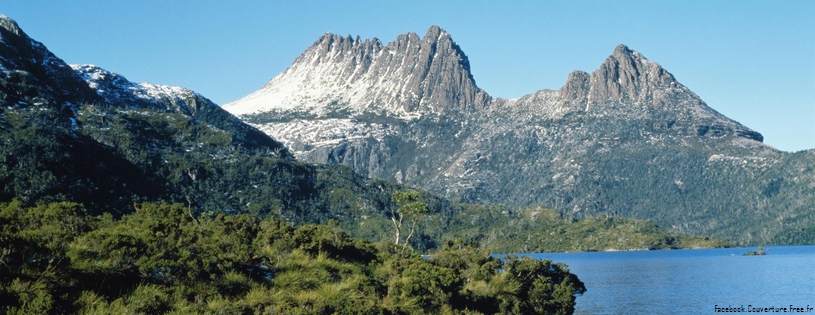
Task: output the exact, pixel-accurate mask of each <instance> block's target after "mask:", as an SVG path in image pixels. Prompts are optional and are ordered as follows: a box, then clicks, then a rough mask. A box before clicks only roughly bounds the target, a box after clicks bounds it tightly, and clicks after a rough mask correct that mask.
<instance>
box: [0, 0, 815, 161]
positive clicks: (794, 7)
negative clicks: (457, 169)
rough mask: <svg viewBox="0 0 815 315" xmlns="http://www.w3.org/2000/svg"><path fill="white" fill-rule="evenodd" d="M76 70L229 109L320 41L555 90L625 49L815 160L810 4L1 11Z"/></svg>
mask: <svg viewBox="0 0 815 315" xmlns="http://www.w3.org/2000/svg"><path fill="white" fill-rule="evenodd" d="M0 13H2V14H5V15H7V16H9V17H11V18H13V19H15V20H16V21H17V22H18V24H20V27H22V28H23V30H24V31H26V33H28V34H29V35H30V36H31V37H33V38H34V39H36V40H38V41H40V42H43V44H45V45H46V46H47V47H48V48H49V49H50V50H51V51H53V52H54V53H55V54H56V55H57V56H59V57H61V58H62V59H64V60H65V61H66V62H68V63H92V64H96V65H98V66H101V67H103V68H105V69H107V70H110V71H113V72H117V73H119V74H122V75H124V76H125V77H127V78H128V79H129V80H131V81H136V82H145V81H146V82H151V83H157V84H167V85H178V86H183V87H187V88H190V89H192V90H195V91H196V92H198V93H200V94H202V95H204V96H206V97H208V98H210V99H212V100H213V101H215V102H216V103H218V104H225V103H228V102H230V101H233V100H236V99H238V98H240V97H243V96H245V95H247V94H249V93H251V92H253V91H255V90H257V89H259V88H260V87H261V86H262V85H263V84H265V83H266V82H267V81H268V80H270V79H271V78H272V77H274V76H275V75H277V74H278V73H280V72H282V71H284V70H285V69H286V68H287V67H288V66H289V65H290V64H291V63H292V61H294V59H295V58H297V56H299V55H300V54H301V53H302V52H303V51H304V50H305V49H306V48H307V47H309V46H310V45H311V44H312V43H313V42H314V41H315V40H317V38H318V37H319V36H320V35H322V34H323V33H325V32H332V33H338V34H343V35H345V34H351V35H354V36H356V35H359V36H361V37H362V38H370V37H377V38H379V39H380V40H382V41H383V42H384V43H387V42H390V41H392V40H394V39H395V38H396V36H397V35H399V34H403V33H407V32H415V33H417V34H419V35H420V36H421V35H424V33H425V32H426V31H427V28H428V27H429V26H430V25H433V24H435V25H439V26H441V27H442V28H444V29H445V30H447V31H448V32H449V33H450V34H451V36H452V37H453V39H454V40H455V41H456V42H458V44H459V45H460V46H461V48H462V49H463V50H464V52H465V53H466V54H467V55H468V57H469V58H470V65H471V68H472V72H473V75H474V76H475V79H476V82H477V84H478V85H479V86H480V87H481V88H483V89H485V90H486V91H487V92H488V93H489V94H490V95H492V96H496V97H508V98H514V97H519V96H521V95H524V94H528V93H532V92H534V91H536V90H540V89H544V88H549V89H557V88H560V86H562V85H563V83H564V82H565V81H566V76H567V75H568V73H569V72H571V71H572V70H584V71H587V72H591V71H593V70H595V69H596V68H598V67H599V66H600V64H601V63H602V62H603V60H604V59H605V58H606V57H607V56H608V55H610V54H611V52H612V51H613V49H614V47H615V46H616V45H617V44H626V45H628V46H629V47H630V48H631V49H634V50H636V51H639V52H640V53H642V54H643V55H644V56H645V57H646V58H648V59H650V60H651V61H654V62H657V63H659V64H661V65H662V66H663V67H664V68H665V69H667V70H668V71H669V72H671V73H673V74H674V76H675V77H676V78H677V79H678V80H679V82H681V83H682V84H684V85H686V86H688V87H689V88H690V89H691V90H693V91H694V92H696V93H697V94H698V95H699V96H700V97H702V99H703V100H705V102H706V103H707V104H708V105H709V106H710V107H712V108H714V109H716V110H717V111H719V112H721V113H723V114H725V115H726V116H728V117H730V118H732V119H735V120H737V121H739V122H741V123H742V124H744V125H746V126H748V127H750V128H752V129H754V130H756V131H758V132H761V133H762V134H763V135H764V137H765V142H766V143H768V144H770V145H772V146H774V147H776V148H778V149H781V150H785V151H798V150H804V149H812V148H815V1H809V0H804V1H742V0H739V1H701V0H700V1H695V0H694V1H557V2H555V1H551V2H550V1H518V2H512V3H511V4H507V3H506V2H498V1H480V0H467V1H271V0H269V1H266V0H258V1H209V0H195V1H167V0H161V1H157V0H140V1H100V0H72V1H50V0H49V1H45V0H24V1H23V0H0Z"/></svg>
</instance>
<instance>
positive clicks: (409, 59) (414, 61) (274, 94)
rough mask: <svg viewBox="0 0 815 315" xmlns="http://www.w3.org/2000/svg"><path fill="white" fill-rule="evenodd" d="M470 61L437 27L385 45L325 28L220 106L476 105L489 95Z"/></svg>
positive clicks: (409, 113) (403, 113)
mask: <svg viewBox="0 0 815 315" xmlns="http://www.w3.org/2000/svg"><path fill="white" fill-rule="evenodd" d="M469 67H470V66H469V61H468V60H467V57H466V55H464V53H463V52H462V51H461V49H460V48H459V46H458V45H457V44H456V43H455V42H454V41H453V40H452V38H451V37H450V35H449V34H448V33H447V32H445V31H444V30H442V29H441V28H439V27H438V26H433V27H431V28H430V29H429V30H428V31H427V34H425V36H424V37H423V38H421V39H420V38H419V36H417V35H416V34H414V33H407V34H404V35H400V36H399V37H398V38H397V39H396V41H394V42H391V43H388V44H387V45H382V43H381V42H380V41H379V40H378V39H376V38H374V39H372V40H371V39H366V40H364V41H363V40H361V39H360V38H359V37H357V38H352V37H351V36H350V35H349V36H346V37H342V36H340V35H336V34H330V33H326V34H325V35H323V36H321V37H320V38H319V39H318V40H317V41H316V42H315V43H314V44H313V45H312V46H311V47H309V48H308V49H307V50H306V52H305V53H303V55H301V56H300V57H299V58H297V60H295V62H294V63H293V64H292V65H291V66H290V67H289V68H288V69H287V70H286V71H285V72H283V73H281V74H280V75H278V76H276V77H275V78H273V79H272V80H271V81H270V82H269V83H267V84H266V85H265V86H263V88H261V89H260V90H258V91H257V92H255V93H252V94H250V95H248V96H246V97H244V98H242V99H240V100H237V101H235V102H232V103H229V104H226V105H224V106H223V107H224V109H226V110H228V111H230V112H231V113H233V114H235V115H245V114H253V113H260V112H267V111H273V112H302V111H308V112H310V113H313V114H316V115H318V116H324V115H327V114H329V113H331V112H336V111H340V110H344V111H350V112H353V113H357V114H358V113H363V112H368V111H370V112H375V113H387V114H389V115H395V116H399V117H404V118H410V117H417V115H421V114H423V113H427V112H436V113H442V112H452V111H461V110H470V109H481V108H484V107H485V106H486V104H487V103H488V101H489V96H488V95H487V94H486V93H484V92H483V91H482V90H481V89H479V88H478V87H477V86H476V85H475V80H474V79H473V77H472V75H471V74H470V70H469Z"/></svg>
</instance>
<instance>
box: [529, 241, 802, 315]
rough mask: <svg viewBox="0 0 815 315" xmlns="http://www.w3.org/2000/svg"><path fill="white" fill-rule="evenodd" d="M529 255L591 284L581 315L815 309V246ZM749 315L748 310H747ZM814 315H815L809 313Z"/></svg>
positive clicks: (580, 300) (581, 303) (582, 301)
mask: <svg viewBox="0 0 815 315" xmlns="http://www.w3.org/2000/svg"><path fill="white" fill-rule="evenodd" d="M748 250H756V248H755V247H753V248H724V249H694V250H660V251H639V252H595V253H565V254H563V253H558V254H529V255H527V256H531V257H535V258H540V259H552V260H554V261H556V262H564V263H566V264H568V265H569V269H570V270H571V271H572V272H573V273H575V274H577V276H578V277H579V278H580V280H582V281H583V282H584V283H585V284H586V288H587V289H588V291H587V292H586V293H585V294H583V295H582V296H578V297H577V312H576V313H577V314H710V313H715V309H714V305H718V306H719V307H723V306H724V307H727V306H728V305H731V306H733V307H738V306H742V305H743V306H744V307H745V308H747V307H748V305H752V306H753V307H757V306H760V307H773V306H775V307H789V305H790V304H793V305H794V306H795V307H804V308H806V307H807V305H809V307H810V308H815V246H775V247H766V248H765V251H767V250H769V251H768V252H767V255H765V256H749V257H748V256H742V255H743V254H744V253H745V252H747V251H748ZM745 311H747V310H745ZM809 314H815V310H812V311H810V312H809Z"/></svg>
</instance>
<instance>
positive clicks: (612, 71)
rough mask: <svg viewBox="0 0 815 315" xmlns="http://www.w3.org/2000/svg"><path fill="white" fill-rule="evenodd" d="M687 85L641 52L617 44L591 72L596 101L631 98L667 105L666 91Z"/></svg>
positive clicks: (635, 101)
mask: <svg viewBox="0 0 815 315" xmlns="http://www.w3.org/2000/svg"><path fill="white" fill-rule="evenodd" d="M677 88H679V89H683V90H686V89H684V87H683V86H681V84H679V83H678V82H677V81H676V79H675V78H674V76H673V75H672V74H670V73H669V72H668V71H666V70H665V69H663V68H662V66H660V65H659V64H657V63H654V62H650V61H648V59H646V58H645V57H644V56H643V55H642V54H640V53H639V52H636V51H633V50H631V49H629V48H628V47H627V46H625V45H618V46H617V47H616V48H615V49H614V52H613V53H612V54H611V56H609V57H608V58H606V60H605V62H603V64H602V65H600V68H598V69H597V70H595V71H594V72H593V73H592V74H591V91H590V92H589V98H590V99H591V100H592V101H595V102H607V101H629V102H634V103H642V102H647V103H650V104H653V105H656V106H660V105H665V104H666V103H668V102H669V100H667V99H664V98H663V97H661V96H664V95H665V93H663V92H664V91H666V90H670V89H677Z"/></svg>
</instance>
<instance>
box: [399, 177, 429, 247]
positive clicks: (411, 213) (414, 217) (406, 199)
mask: <svg viewBox="0 0 815 315" xmlns="http://www.w3.org/2000/svg"><path fill="white" fill-rule="evenodd" d="M391 201H393V202H395V203H396V204H397V205H398V206H399V208H398V209H397V210H396V211H393V210H391V221H392V222H393V227H394V228H395V230H396V231H395V232H396V237H395V240H394V244H396V245H399V241H400V239H401V235H402V223H403V220H404V219H405V217H407V218H408V220H409V221H410V230H409V232H408V235H407V237H406V238H405V244H408V242H409V241H410V237H411V236H413V232H415V231H416V223H418V222H419V220H420V219H421V218H423V217H424V216H425V215H426V214H427V212H428V211H427V204H426V203H424V202H423V201H422V194H421V193H419V192H418V191H416V190H408V191H397V192H395V193H393V197H391Z"/></svg>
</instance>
